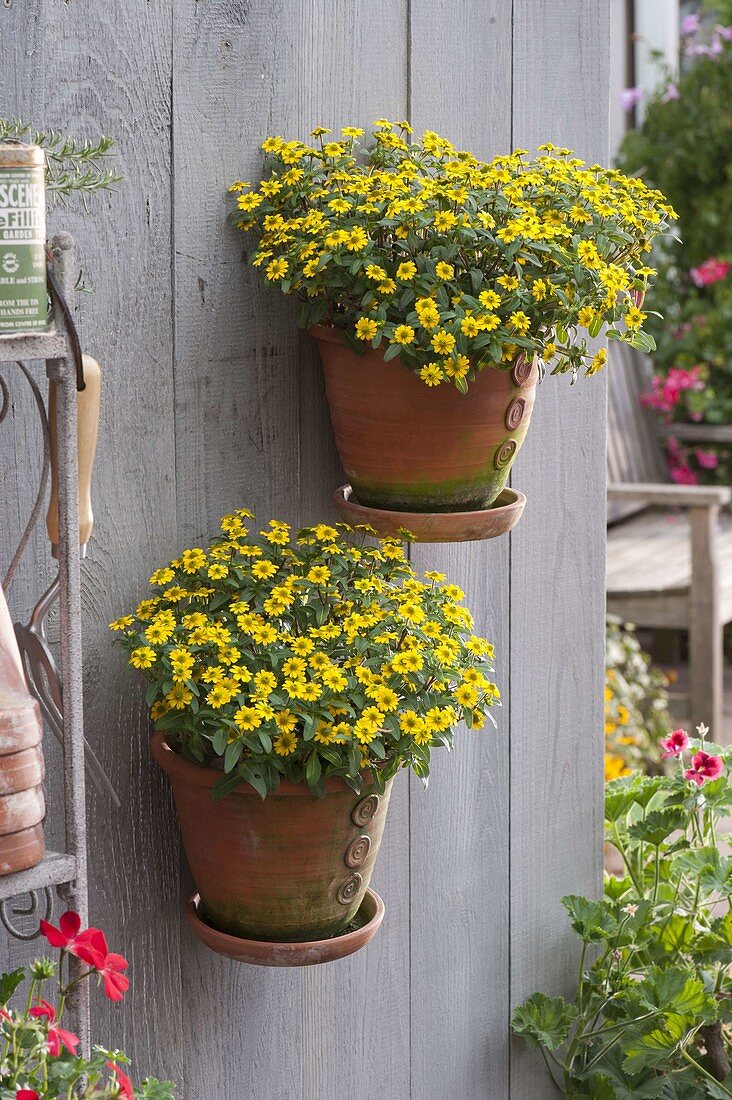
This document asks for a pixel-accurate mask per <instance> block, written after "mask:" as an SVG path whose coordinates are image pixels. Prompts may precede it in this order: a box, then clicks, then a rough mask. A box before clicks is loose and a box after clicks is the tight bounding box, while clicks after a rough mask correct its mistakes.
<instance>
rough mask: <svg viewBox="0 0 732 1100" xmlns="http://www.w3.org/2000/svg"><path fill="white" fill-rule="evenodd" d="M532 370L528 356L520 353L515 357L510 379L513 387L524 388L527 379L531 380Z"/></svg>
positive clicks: (532, 365)
mask: <svg viewBox="0 0 732 1100" xmlns="http://www.w3.org/2000/svg"><path fill="white" fill-rule="evenodd" d="M533 369H534V363H533V361H532V360H531V359H529V358H528V356H526V355H524V353H523V352H521V354H520V355H517V356H516V361H515V362H514V364H513V367H512V369H511V378H512V379H513V383H514V385H515V386H525V385H526V383H527V382H528V380H529V378H531V372H532V370H533Z"/></svg>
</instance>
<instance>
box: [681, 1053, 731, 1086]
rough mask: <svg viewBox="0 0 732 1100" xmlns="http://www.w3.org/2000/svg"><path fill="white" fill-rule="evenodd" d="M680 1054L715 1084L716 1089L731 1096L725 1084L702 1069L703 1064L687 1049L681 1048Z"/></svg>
mask: <svg viewBox="0 0 732 1100" xmlns="http://www.w3.org/2000/svg"><path fill="white" fill-rule="evenodd" d="M681 1056H682V1058H685V1059H686V1061H687V1062H688V1063H689V1065H690V1066H693V1067H694V1069H695V1070H696V1071H697V1072H698V1073H701V1075H702V1077H705V1078H706V1080H707V1081H711V1082H712V1084H714V1085H716V1086H717V1088H718V1089H721V1090H722V1092H723V1093H724V1094H725V1095H726V1096H732V1092H730V1090H729V1089H728V1088H727V1086H726V1085H724V1084H723V1083H722V1082H721V1081H718V1080H717V1078H716V1077H712V1075H711V1073H708V1072H707V1071H706V1070H705V1069H704V1066H701V1065H699V1063H698V1062H697V1061H696V1060H695V1059H694V1058H692V1057H691V1055H690V1054H689V1052H688V1050H682V1051H681Z"/></svg>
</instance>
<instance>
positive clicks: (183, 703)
mask: <svg viewBox="0 0 732 1100" xmlns="http://www.w3.org/2000/svg"><path fill="white" fill-rule="evenodd" d="M192 699H193V692H192V691H190V689H189V688H187V687H186V686H185V684H173V686H172V688H171V689H170V691H169V692H168V694H167V695H166V696H165V702H166V703H167V704H168V707H169V708H170V709H171V710H184V709H185V708H186V707H187V706H188V704H189V703H190V702H191V700H192Z"/></svg>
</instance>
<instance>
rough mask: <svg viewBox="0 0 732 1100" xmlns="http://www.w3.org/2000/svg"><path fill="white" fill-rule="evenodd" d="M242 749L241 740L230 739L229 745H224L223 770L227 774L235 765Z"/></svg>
mask: <svg viewBox="0 0 732 1100" xmlns="http://www.w3.org/2000/svg"><path fill="white" fill-rule="evenodd" d="M243 750H244V746H243V745H242V743H241V741H232V742H231V744H230V745H227V746H226V751H225V752H224V771H225V772H226V773H227V774H228V773H229V772H230V771H231V769H232V768H234V767H236V764H237V762H238V760H239V757H240V756H241V754H242V752H243Z"/></svg>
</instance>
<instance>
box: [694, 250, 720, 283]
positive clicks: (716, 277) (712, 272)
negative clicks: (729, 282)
mask: <svg viewBox="0 0 732 1100" xmlns="http://www.w3.org/2000/svg"><path fill="white" fill-rule="evenodd" d="M728 271H729V263H728V262H727V260H718V259H717V257H716V256H710V257H709V259H708V260H705V261H704V263H703V264H699V266H698V267H692V269H691V271H690V272H689V274H690V275H691V278H692V280H693V282H694V283H695V284H696V286H711V285H712V284H713V283H718V282H720V281H721V280H722V279H724V278H726V276H727V272H728Z"/></svg>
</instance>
